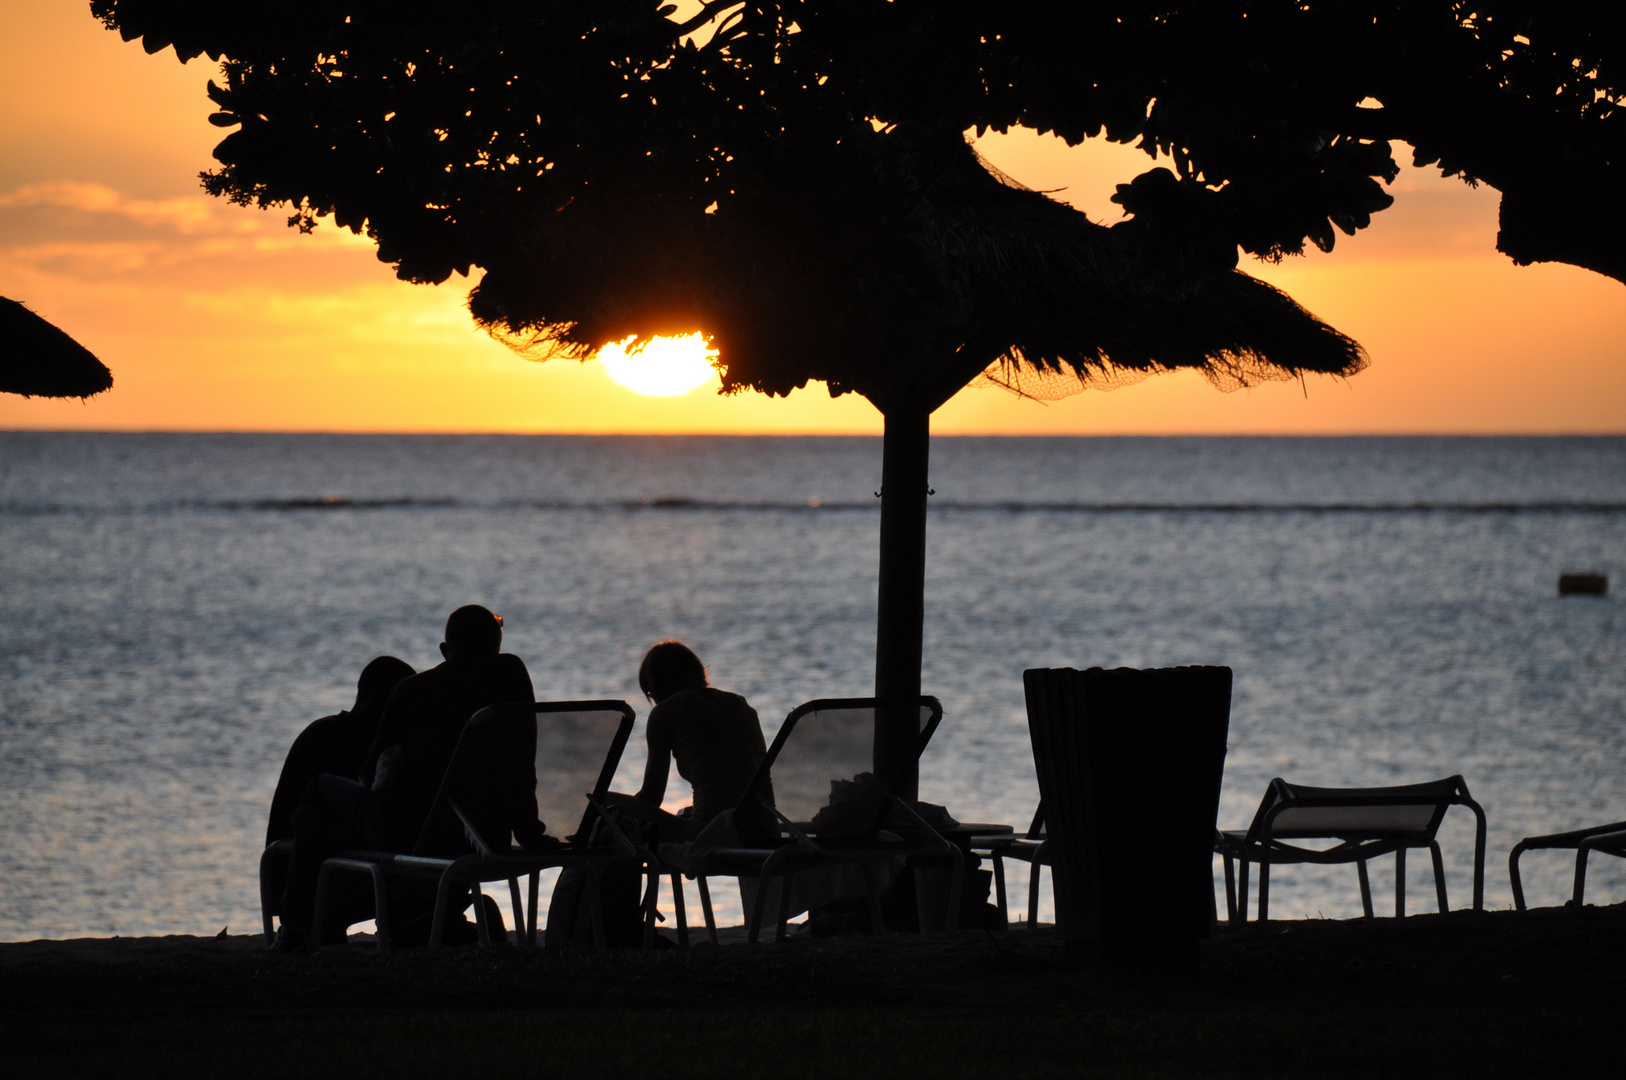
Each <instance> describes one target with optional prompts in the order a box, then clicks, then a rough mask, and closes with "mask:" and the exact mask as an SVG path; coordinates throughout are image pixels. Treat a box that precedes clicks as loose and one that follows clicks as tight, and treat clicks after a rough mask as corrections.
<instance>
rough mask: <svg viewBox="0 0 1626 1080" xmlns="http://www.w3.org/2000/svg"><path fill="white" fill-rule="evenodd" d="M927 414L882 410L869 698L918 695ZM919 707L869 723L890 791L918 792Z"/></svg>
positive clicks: (928, 432) (879, 772) (923, 600)
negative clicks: (877, 570)
mask: <svg viewBox="0 0 1626 1080" xmlns="http://www.w3.org/2000/svg"><path fill="white" fill-rule="evenodd" d="M930 452H931V413H930V412H929V411H927V410H926V409H923V408H921V409H898V410H896V411H894V412H888V413H887V414H886V435H885V438H884V441H883V444H882V451H881V567H880V571H881V572H880V583H879V585H878V587H877V590H876V613H875V696H876V697H901V698H916V697H919V696H920V660H921V639H922V636H923V634H924V629H925V621H926V595H925V594H926V494H927V491H926V465H927V459H928V457H929V455H930ZM919 734H920V717H919V710H918V709H906V710H898V711H897V712H896V713H891V714H889V713H888V711H885V710H883V711H882V712H881V713H879V714H878V715H877V716H876V723H875V758H874V762H875V774H876V775H877V776H880V777H882V778H883V779H884V778H888V777H891V776H895V775H900V774H901V776H900V779H899V781H898V783H897V787H896V790H897V792H898V793H899V794H900V795H902V796H903V797H904V798H907V799H914V798H917V797H918V790H919V781H920V776H919V769H918V768H917V767H916V766H915V765H914V763H913V760H912V759H913V756H914V751H915V741H916V739H917V738H918V737H919Z"/></svg>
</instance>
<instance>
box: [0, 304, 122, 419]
mask: <svg viewBox="0 0 1626 1080" xmlns="http://www.w3.org/2000/svg"><path fill="white" fill-rule="evenodd" d="M112 385H113V373H112V372H111V371H108V370H107V367H106V365H104V364H103V363H102V362H101V361H100V360H98V359H96V357H95V356H94V355H93V354H92V353H91V351H90V350H89V349H87V348H85V347H84V346H83V345H81V344H79V343H78V342H77V341H75V340H73V338H71V337H69V336H68V335H67V334H66V333H64V332H63V331H61V330H59V329H57V328H56V327H55V326H52V325H51V324H50V323H48V322H46V321H45V320H44V319H42V318H40V317H39V316H38V315H36V314H34V313H33V312H32V311H29V310H28V308H26V307H24V306H23V305H22V304H20V303H18V302H17V301H15V300H8V299H6V298H5V297H3V296H0V392H4V393H8V394H21V395H22V396H23V397H55V398H69V397H76V398H88V397H90V396H91V395H92V394H99V393H101V392H102V391H103V390H106V389H107V388H108V387H110V386H112Z"/></svg>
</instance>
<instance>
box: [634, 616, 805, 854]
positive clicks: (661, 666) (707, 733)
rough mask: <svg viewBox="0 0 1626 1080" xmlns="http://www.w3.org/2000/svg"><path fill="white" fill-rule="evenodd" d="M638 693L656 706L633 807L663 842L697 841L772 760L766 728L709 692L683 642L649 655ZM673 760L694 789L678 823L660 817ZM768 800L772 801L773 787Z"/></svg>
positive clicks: (736, 701)
mask: <svg viewBox="0 0 1626 1080" xmlns="http://www.w3.org/2000/svg"><path fill="white" fill-rule="evenodd" d="M638 686H639V688H640V689H642V690H643V692H644V696H645V697H647V698H649V700H650V701H652V702H654V703H655V707H654V708H653V709H651V710H650V712H649V722H648V723H647V724H646V725H645V727H644V735H645V738H646V740H647V741H648V744H649V759H648V762H647V763H646V764H645V766H644V786H643V787H642V788H640V789H639V791H638V794H637V795H636V796H634V797H633V798H634V799H636V800H637V801H638V802H639V803H642V804H644V805H643V808H637V807H628V808H629V809H632V810H633V811H634V812H635V813H637V814H638V816H640V817H643V818H645V819H646V820H653V821H656V822H657V823H658V824H659V825H660V827H661V834H660V839H661V840H662V841H666V842H673V841H681V840H688V839H693V838H694V836H695V835H696V834H698V833H699V832H700V830H701V829H703V828H705V826H706V825H707V824H708V823H709V822H710V821H711V820H712V819H713V818H715V817H716V816H717V815H718V814H720V813H722V812H723V811H725V810H732V809H733V808H734V807H735V805H736V804H737V803H738V802H739V801H740V797H741V796H742V795H744V794H745V789H746V786H747V785H748V784H750V782H751V778H752V777H753V776H755V775H756V771H757V767H758V766H759V765H761V764H762V759H763V758H764V757H766V756H767V754H768V747H767V743H766V742H765V740H764V739H763V737H762V723H761V721H760V720H758V719H757V713H756V710H755V709H753V708H751V706H750V704H749V703H748V702H747V701H746V700H745V699H744V698H743V697H741V696H740V695H738V694H731V693H729V692H728V691H726V690H719V689H717V688H716V687H714V686H712V685H710V683H709V681H708V680H707V678H706V668H705V665H704V664H702V663H701V662H700V658H699V657H698V656H696V655H695V654H694V651H693V650H692V649H690V648H689V647H688V646H687V645H684V644H683V643H682V642H679V641H663V642H661V643H660V644H658V645H656V646H655V647H654V648H652V649H650V650H649V652H648V653H647V654H645V656H644V662H643V663H642V664H640V665H639V667H638ZM674 760H675V761H676V762H677V769H678V775H679V776H681V777H683V779H685V780H687V781H688V782H689V786H690V787H692V788H693V789H694V804H693V806H691V807H687V808H686V809H685V811H680V816H678V817H676V818H674V816H673V815H670V814H667V813H665V812H664V811H661V810H660V805H661V800H662V799H663V798H665V797H666V781H667V778H668V776H669V775H670V770H671V764H672V762H673V761H674ZM763 795H764V796H765V797H766V798H767V799H768V801H769V802H770V803H771V802H772V801H773V788H772V786H771V785H770V786H769V787H767V788H766V789H765V790H764V792H763ZM621 804H622V805H623V806H627V805H628V804H627V803H626V801H625V800H621ZM737 824H743V823H737Z"/></svg>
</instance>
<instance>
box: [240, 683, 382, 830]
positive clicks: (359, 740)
mask: <svg viewBox="0 0 1626 1080" xmlns="http://www.w3.org/2000/svg"><path fill="white" fill-rule="evenodd" d="M413 674H414V672H413V670H412V665H410V664H408V663H406V662H405V661H403V660H397V659H396V658H395V657H393V656H380V657H378V658H377V659H376V660H374V661H372V662H371V663H370V664H368V665H367V666H366V667H364V668H362V670H361V678H360V679H359V680H357V682H356V703H355V704H354V705H352V706H351V707H350V708H349V709H348V710H347V711H344V712H340V713H337V714H335V715H333V716H324V717H322V718H321V719H320V720H312V721H311V722H310V724H308V725H307V726H306V728H305V730H304V731H301V732H300V733H299V735H298V737H297V738H295V739H294V744H293V746H291V747H289V748H288V757H287V760H285V761H284V762H283V763H282V775H281V777H279V778H278V780H277V791H276V794H275V795H272V796H271V813H270V817H269V819H268V821H267V822H266V826H265V842H266V844H268V845H269V844H271V843H273V842H274V841H277V840H284V839H287V838H289V837H291V836H293V834H294V809H295V808H296V807H297V806H298V805H299V797H300V795H302V794H303V793H304V791H305V785H306V784H309V783H310V782H311V780H313V779H314V778H316V777H318V776H321V775H322V774H323V773H332V774H333V775H335V776H348V777H350V778H351V779H359V778H360V777H361V769H362V766H363V765H364V764H365V763H366V761H367V753H368V751H369V750H371V749H372V746H373V739H374V737H375V736H377V734H378V721H379V718H380V717H382V716H383V715H384V703H385V702H386V701H388V700H389V696H390V692H391V691H393V690H394V689H395V686H396V684H397V683H399V682H400V681H401V680H402V679H405V678H409V677H410V676H412V675H413Z"/></svg>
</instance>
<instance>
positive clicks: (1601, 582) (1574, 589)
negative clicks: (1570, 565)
mask: <svg viewBox="0 0 1626 1080" xmlns="http://www.w3.org/2000/svg"><path fill="white" fill-rule="evenodd" d="M1608 592H1609V575H1607V574H1559V575H1558V595H1559V596H1603V595H1605V594H1607V593H1608Z"/></svg>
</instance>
